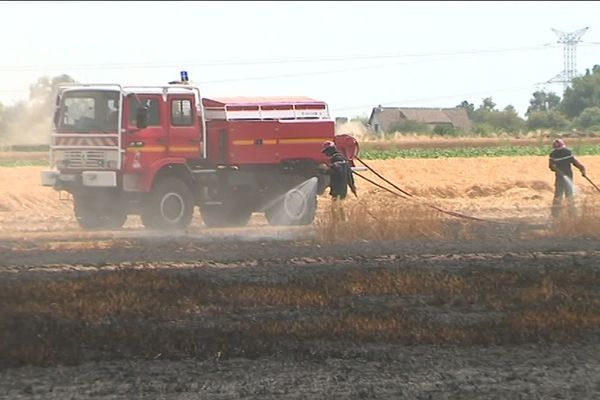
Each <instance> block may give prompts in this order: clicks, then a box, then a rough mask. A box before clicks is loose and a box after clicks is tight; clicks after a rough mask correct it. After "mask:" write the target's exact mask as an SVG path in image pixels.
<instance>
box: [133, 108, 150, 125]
mask: <svg viewBox="0 0 600 400" xmlns="http://www.w3.org/2000/svg"><path fill="white" fill-rule="evenodd" d="M135 125H136V127H137V128H138V129H144V128H147V127H148V107H145V106H142V107H138V109H137V113H136V116H135Z"/></svg>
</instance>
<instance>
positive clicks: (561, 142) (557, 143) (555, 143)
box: [552, 139, 566, 150]
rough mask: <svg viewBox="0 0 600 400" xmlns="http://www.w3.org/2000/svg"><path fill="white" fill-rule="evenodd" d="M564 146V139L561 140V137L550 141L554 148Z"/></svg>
mask: <svg viewBox="0 0 600 400" xmlns="http://www.w3.org/2000/svg"><path fill="white" fill-rule="evenodd" d="M565 146H566V145H565V141H564V140H562V139H554V141H553V142H552V147H553V148H555V149H557V150H558V149H562V148H564V147H565Z"/></svg>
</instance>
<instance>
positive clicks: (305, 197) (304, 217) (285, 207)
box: [265, 188, 317, 226]
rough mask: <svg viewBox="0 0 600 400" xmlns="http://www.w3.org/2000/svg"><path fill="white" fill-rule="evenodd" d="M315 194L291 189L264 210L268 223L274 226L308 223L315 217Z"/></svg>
mask: <svg viewBox="0 0 600 400" xmlns="http://www.w3.org/2000/svg"><path fill="white" fill-rule="evenodd" d="M316 211H317V194H316V192H315V191H312V192H310V193H305V192H303V191H302V190H299V189H296V188H294V189H292V190H290V191H288V192H286V193H285V195H283V196H281V199H279V200H278V201H276V202H275V204H273V205H272V206H271V207H269V208H267V209H266V210H265V217H266V219H267V221H268V222H269V224H271V225H275V226H289V225H309V224H311V223H312V222H313V221H314V219H315V214H316Z"/></svg>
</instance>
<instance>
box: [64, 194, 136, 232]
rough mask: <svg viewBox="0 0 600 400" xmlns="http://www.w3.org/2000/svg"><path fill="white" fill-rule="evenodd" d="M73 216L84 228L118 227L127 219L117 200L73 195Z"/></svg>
mask: <svg viewBox="0 0 600 400" xmlns="http://www.w3.org/2000/svg"><path fill="white" fill-rule="evenodd" d="M73 202H74V204H73V208H74V211H75V218H76V219H77V223H78V224H79V226H80V227H81V228H83V229H85V230H99V229H119V228H121V227H122V226H123V224H124V223H125V221H126V220H127V212H126V211H124V209H123V207H121V204H120V203H119V202H115V201H111V200H110V199H109V198H103V197H99V198H98V197H93V196H85V195H74V196H73Z"/></svg>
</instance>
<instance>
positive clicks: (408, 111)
mask: <svg viewBox="0 0 600 400" xmlns="http://www.w3.org/2000/svg"><path fill="white" fill-rule="evenodd" d="M402 119H407V120H412V121H415V122H419V123H422V124H426V125H428V126H430V127H431V128H432V129H433V128H434V127H435V126H437V125H442V126H449V127H452V128H456V129H460V130H462V131H464V132H469V131H470V130H471V127H472V122H471V119H470V118H469V115H468V114H467V110H465V109H464V108H463V107H454V108H424V107H381V106H378V107H374V108H373V110H372V111H371V116H370V117H369V123H368V125H369V126H370V127H371V129H373V130H374V131H375V132H381V133H383V132H389V130H390V129H391V128H392V127H393V125H394V124H396V123H398V122H399V121H401V120H402Z"/></svg>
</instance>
